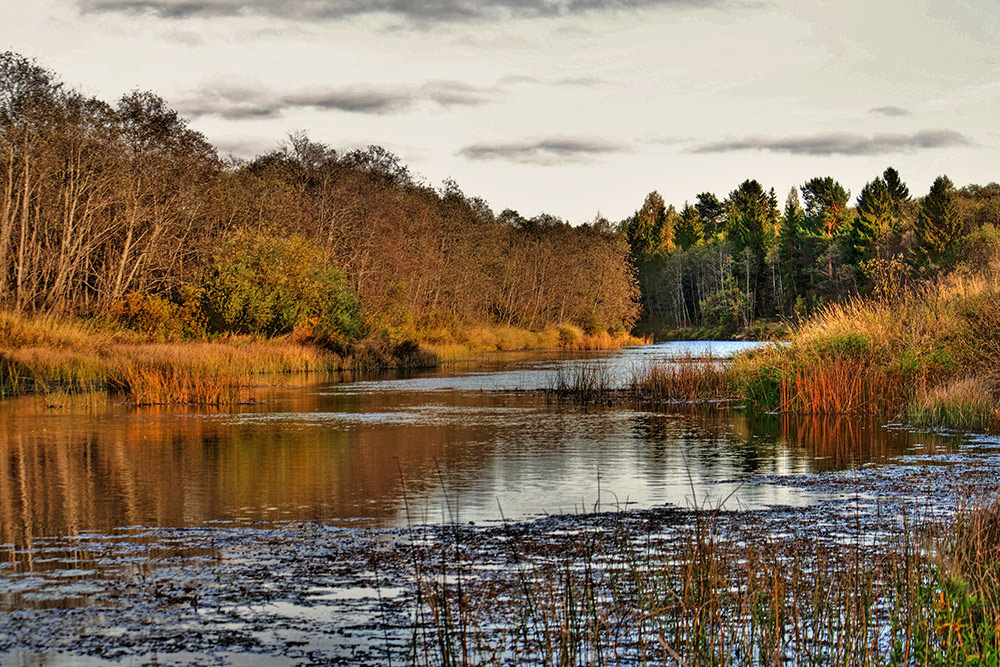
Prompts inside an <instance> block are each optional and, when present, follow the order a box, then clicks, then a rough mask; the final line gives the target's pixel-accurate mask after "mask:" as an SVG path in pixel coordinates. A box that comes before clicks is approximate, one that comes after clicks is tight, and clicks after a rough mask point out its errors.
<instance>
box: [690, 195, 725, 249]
mask: <svg viewBox="0 0 1000 667" xmlns="http://www.w3.org/2000/svg"><path fill="white" fill-rule="evenodd" d="M694 208H695V210H696V211H697V212H698V218H699V219H701V225H702V230H703V236H704V238H705V239H710V238H712V237H713V236H715V235H716V234H718V233H719V232H721V231H722V226H723V224H724V223H725V215H726V205H725V204H723V203H722V202H721V201H719V198H718V197H716V196H715V195H714V194H712V193H711V192H702V193H701V194H700V195H698V200H697V202H696V203H695V205H694Z"/></svg>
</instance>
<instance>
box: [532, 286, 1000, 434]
mask: <svg viewBox="0 0 1000 667" xmlns="http://www.w3.org/2000/svg"><path fill="white" fill-rule="evenodd" d="M998 359H1000V281H998V280H996V279H987V278H984V277H979V278H974V279H970V278H962V277H952V278H950V279H947V280H941V281H939V282H936V283H933V284H926V285H923V286H921V287H920V288H917V289H913V290H911V291H909V292H907V293H905V294H901V295H898V296H897V297H896V298H892V299H887V298H876V299H856V300H854V301H849V302H847V303H843V304H834V305H830V306H827V307H826V308H824V309H822V310H821V311H819V312H818V313H817V314H816V315H814V316H813V317H811V318H810V319H809V320H806V321H804V322H803V323H801V324H799V325H798V326H797V327H795V328H794V330H793V331H792V332H791V334H790V336H789V340H788V341H787V343H780V344H774V345H765V346H761V347H759V348H757V349H754V350H749V351H746V352H743V353H740V354H738V355H736V357H734V358H733V359H732V360H714V359H696V358H681V359H670V360H667V361H666V362H665V363H656V364H653V365H650V366H646V367H642V368H637V369H634V370H633V372H632V377H631V378H630V379H629V380H628V381H627V382H626V383H625V385H624V386H617V387H614V386H611V385H609V384H608V383H607V382H606V381H605V379H603V378H601V377H600V369H580V370H578V371H577V375H576V376H575V377H567V378H560V381H559V382H557V383H556V385H555V386H554V387H552V392H551V393H553V394H555V395H557V396H560V397H562V398H575V399H579V400H584V401H593V400H603V401H607V402H615V401H640V402H654V403H655V402H661V401H718V400H721V399H728V400H731V401H737V402H740V403H741V404H743V405H745V406H747V407H748V408H750V409H753V410H757V411H764V412H772V411H776V412H792V413H797V414H809V415H843V414H868V415H874V416H877V417H879V418H881V419H882V420H883V421H886V422H890V421H904V422H906V423H909V424H912V425H915V426H935V427H945V428H956V429H966V430H972V431H986V432H998V431H1000V367H998V365H997V360H998Z"/></svg>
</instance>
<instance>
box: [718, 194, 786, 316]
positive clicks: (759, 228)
mask: <svg viewBox="0 0 1000 667" xmlns="http://www.w3.org/2000/svg"><path fill="white" fill-rule="evenodd" d="M728 203H729V218H728V221H727V226H726V232H727V234H728V237H729V241H730V243H731V245H732V253H733V257H734V258H739V259H738V261H737V262H734V265H733V269H734V277H736V278H737V280H738V281H739V282H740V283H742V287H743V289H744V290H745V291H746V293H747V296H748V297H750V298H751V299H752V303H753V304H754V305H753V312H752V316H757V315H759V314H761V313H762V312H763V310H764V308H765V304H766V299H764V298H761V297H762V295H761V294H760V293H759V292H760V290H759V289H758V285H759V283H760V278H761V274H762V273H763V271H764V260H765V256H766V253H767V248H766V246H765V241H766V239H767V235H768V233H769V232H771V230H773V229H774V223H775V222H776V221H777V218H778V212H777V210H775V207H774V196H773V193H769V192H765V191H764V188H762V187H761V185H760V183H758V182H757V181H754V180H748V181H744V182H743V183H742V184H741V185H740V187H738V188H737V189H736V190H734V191H733V192H732V193H730V195H729V200H728ZM771 233H773V232H771Z"/></svg>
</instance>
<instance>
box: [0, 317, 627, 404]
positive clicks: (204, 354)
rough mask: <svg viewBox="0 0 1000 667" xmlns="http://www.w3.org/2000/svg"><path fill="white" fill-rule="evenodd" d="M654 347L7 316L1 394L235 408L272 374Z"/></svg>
mask: <svg viewBox="0 0 1000 667" xmlns="http://www.w3.org/2000/svg"><path fill="white" fill-rule="evenodd" d="M644 342H645V341H644V340H642V339H638V338H633V337H631V336H628V335H627V334H620V335H617V336H613V335H611V334H608V333H607V332H599V333H597V334H593V335H590V334H586V333H584V332H583V331H582V330H580V329H579V328H576V327H572V326H569V325H563V326H559V327H553V328H551V329H548V330H546V331H541V332H532V331H526V330H523V329H517V328H513V327H478V328H469V329H467V330H463V331H461V332H459V333H458V334H453V335H450V336H449V337H448V338H443V337H436V338H432V339H429V340H423V341H419V340H417V341H408V340H404V341H399V342H393V341H390V340H386V339H383V338H379V337H369V338H366V339H362V340H360V341H358V342H356V343H354V344H353V345H351V346H350V347H349V348H348V349H347V350H344V351H343V352H342V353H338V352H335V351H333V350H331V349H329V348H328V347H325V346H324V345H322V344H319V343H318V342H317V341H315V340H313V339H312V338H311V337H310V336H309V335H308V334H306V333H303V332H296V333H293V334H291V335H288V336H283V337H279V338H272V339H267V338H260V337H253V336H234V335H227V336H220V337H215V338H206V339H165V338H163V337H156V336H149V335H144V334H142V333H139V332H136V331H132V330H129V329H123V328H120V327H114V326H111V325H109V324H108V323H106V322H102V321H99V320H81V319H60V318H53V317H24V316H18V315H13V314H10V313H2V312H0V397H2V396H10V395H17V394H24V393H33V392H34V393H48V392H51V391H93V390H106V391H113V392H121V393H123V394H124V395H125V396H126V397H127V400H129V401H131V402H134V403H136V404H154V403H201V404H214V405H231V404H234V403H238V402H241V401H244V400H247V392H246V390H247V388H249V387H251V386H254V385H259V384H261V383H262V382H265V381H266V380H265V379H264V378H265V377H266V376H268V375H270V376H275V375H280V374H289V373H312V372H318V373H326V372H335V371H342V370H371V369H390V368H395V369H404V368H427V367H433V366H437V365H439V364H441V363H446V362H452V361H459V360H464V359H470V358H476V357H477V356H481V355H484V354H488V353H491V352H496V351H507V350H538V349H563V350H566V349H569V350H611V349H618V348H620V347H622V346H625V345H634V344H642V343H644Z"/></svg>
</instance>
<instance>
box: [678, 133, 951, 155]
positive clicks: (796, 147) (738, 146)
mask: <svg viewBox="0 0 1000 667" xmlns="http://www.w3.org/2000/svg"><path fill="white" fill-rule="evenodd" d="M969 144H970V142H969V140H968V139H967V138H966V137H965V136H964V135H962V134H960V133H958V132H955V131H953V130H923V131H921V132H916V133H914V134H874V135H872V136H871V137H866V136H864V135H861V134H849V133H831V134H816V135H811V136H799V137H787V138H769V137H749V138H746V139H739V140H735V141H719V142H714V143H708V144H702V145H701V146H695V147H694V148H691V149H689V152H692V153H731V152H735V151H751V150H761V151H770V152H772V153H792V154H793V155H879V154H883V153H895V152H899V151H912V150H917V149H923V148H946V147H949V146H968V145H969Z"/></svg>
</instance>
